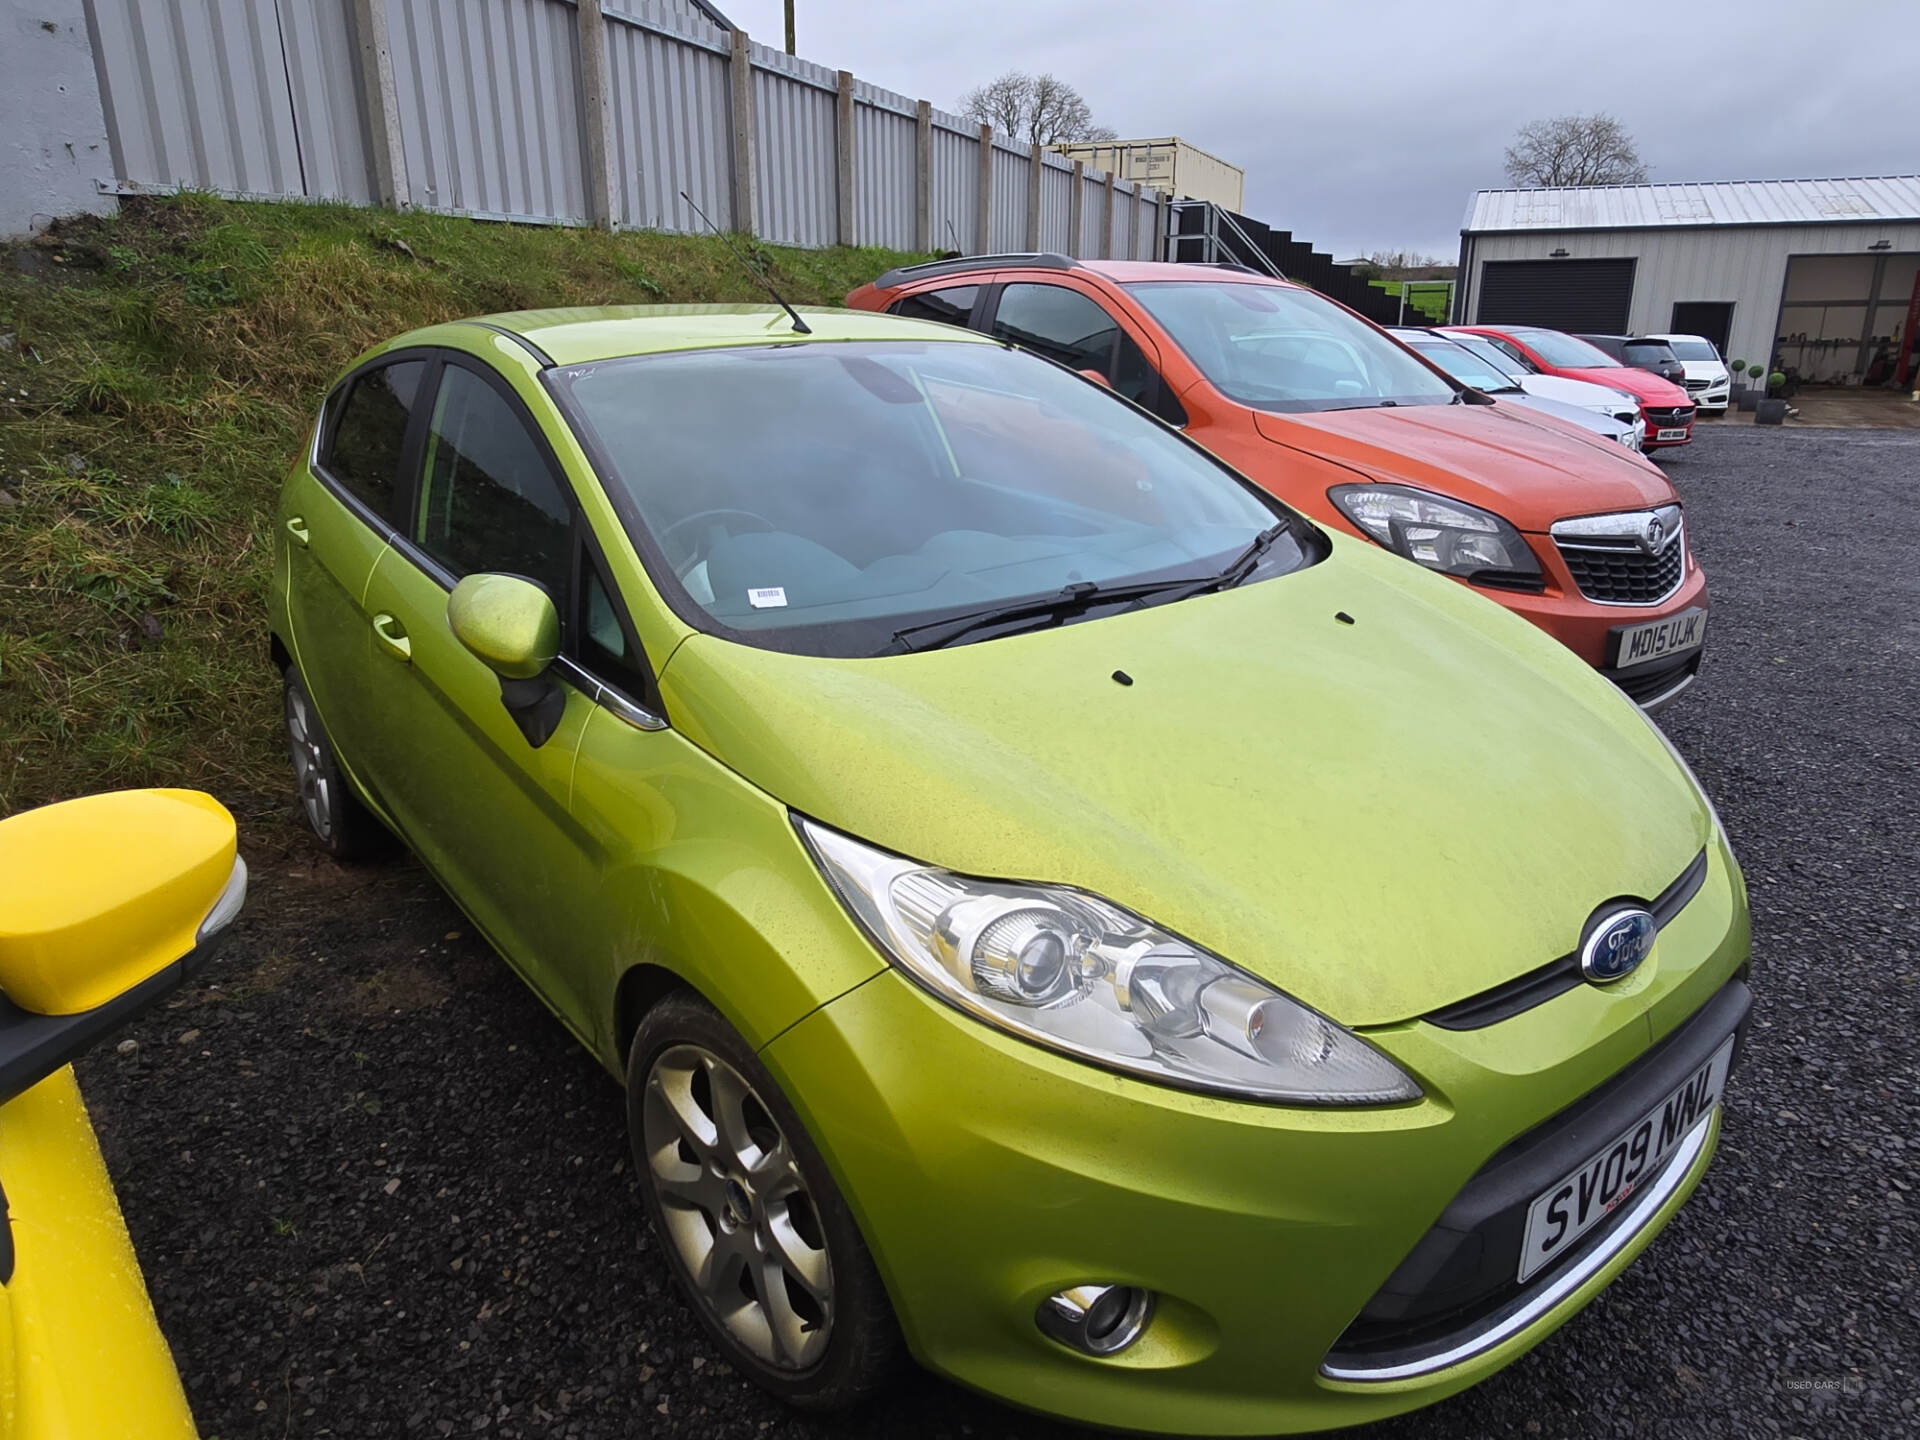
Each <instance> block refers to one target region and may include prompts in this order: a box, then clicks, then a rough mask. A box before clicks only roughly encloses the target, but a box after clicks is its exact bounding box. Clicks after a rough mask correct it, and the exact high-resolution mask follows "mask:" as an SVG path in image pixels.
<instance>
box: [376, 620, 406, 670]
mask: <svg viewBox="0 0 1920 1440" xmlns="http://www.w3.org/2000/svg"><path fill="white" fill-rule="evenodd" d="M373 638H374V639H376V640H378V641H379V642H380V643H381V644H382V645H384V646H385V647H386V649H387V653H388V654H389V655H391V656H393V658H394V659H396V660H407V661H411V660H412V659H413V642H412V641H411V640H409V639H407V632H406V630H405V628H404V627H402V625H401V624H400V622H399V621H398V620H396V619H394V618H393V616H391V615H384V614H382V615H376V616H374V617H373Z"/></svg>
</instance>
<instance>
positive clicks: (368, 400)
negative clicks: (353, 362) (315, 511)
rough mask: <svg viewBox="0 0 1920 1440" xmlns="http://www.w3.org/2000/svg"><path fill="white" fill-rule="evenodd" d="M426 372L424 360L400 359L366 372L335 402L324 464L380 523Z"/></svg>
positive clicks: (389, 511) (388, 515) (387, 514)
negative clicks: (336, 411)
mask: <svg viewBox="0 0 1920 1440" xmlns="http://www.w3.org/2000/svg"><path fill="white" fill-rule="evenodd" d="M426 369H427V362H426V361H424V360H399V361H396V362H394V363H393V364H391V365H382V366H380V367H379V368H377V369H374V370H368V371H366V372H365V373H364V374H362V375H360V376H359V377H358V378H357V379H355V380H354V381H353V383H352V385H351V386H350V387H349V388H348V390H347V393H346V395H345V397H344V398H343V399H342V400H341V401H340V410H339V419H338V420H336V421H335V423H334V427H333V439H332V442H331V444H330V445H329V447H328V450H327V454H326V458H325V460H324V462H323V463H324V465H325V467H326V471H327V473H328V474H329V475H331V476H333V478H334V479H335V480H338V481H339V482H340V483H341V484H342V485H344V486H346V488H347V489H348V490H349V491H350V492H351V493H352V494H353V495H354V496H355V497H356V498H358V499H360V500H362V501H364V502H365V503H366V505H367V506H368V507H369V508H370V509H372V511H373V512H374V513H375V514H376V515H379V516H380V517H381V518H382V519H388V520H390V519H392V518H393V514H394V503H393V497H394V488H395V486H396V485H397V483H398V482H399V478H400V453H401V451H402V449H403V448H404V447H405V445H406V439H407V422H408V421H409V420H410V419H411V418H412V415H413V407H414V404H415V402H416V401H418V399H419V398H420V378H421V376H423V375H424V374H425V373H426Z"/></svg>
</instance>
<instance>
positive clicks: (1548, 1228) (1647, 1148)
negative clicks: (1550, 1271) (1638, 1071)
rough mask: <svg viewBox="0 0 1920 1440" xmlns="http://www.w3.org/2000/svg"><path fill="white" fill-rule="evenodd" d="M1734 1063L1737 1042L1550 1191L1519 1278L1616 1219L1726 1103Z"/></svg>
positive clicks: (1531, 1222)
mask: <svg viewBox="0 0 1920 1440" xmlns="http://www.w3.org/2000/svg"><path fill="white" fill-rule="evenodd" d="M1732 1059H1733V1037H1732V1036H1728V1037H1727V1041H1726V1043H1725V1044H1724V1045H1722V1046H1721V1047H1720V1048H1719V1049H1718V1050H1716V1051H1714V1052H1713V1055H1712V1058H1710V1059H1709V1060H1707V1062H1706V1063H1705V1064H1703V1065H1702V1066H1700V1068H1699V1069H1697V1070H1695V1071H1694V1072H1693V1073H1692V1074H1691V1075H1689V1076H1688V1077H1687V1078H1686V1080H1685V1082H1684V1083H1682V1084H1681V1085H1680V1086H1679V1087H1678V1088H1677V1089H1675V1090H1674V1091H1673V1093H1672V1094H1670V1095H1668V1096H1667V1097H1666V1099H1664V1100H1662V1101H1661V1102H1660V1103H1659V1104H1658V1105H1656V1106H1654V1107H1653V1109H1651V1110H1649V1111H1648V1112H1647V1113H1646V1114H1645V1115H1642V1116H1641V1117H1640V1118H1639V1120H1637V1121H1636V1122H1634V1124H1632V1125H1630V1126H1629V1127H1628V1128H1627V1129H1625V1130H1623V1131H1621V1132H1620V1134H1619V1136H1618V1137H1616V1138H1615V1140H1614V1141H1613V1143H1612V1144H1611V1145H1608V1146H1606V1147H1604V1148H1603V1149H1601V1150H1599V1151H1596V1152H1595V1153H1594V1155H1593V1157H1592V1158H1591V1159H1590V1160H1588V1161H1587V1163H1586V1164H1584V1165H1582V1166H1581V1167H1580V1168H1579V1169H1578V1170H1575V1171H1574V1172H1573V1173H1572V1174H1571V1175H1567V1176H1565V1177H1564V1178H1562V1179H1561V1181H1560V1183H1559V1184H1557V1185H1554V1186H1552V1187H1551V1188H1549V1189H1548V1190H1546V1191H1544V1192H1543V1193H1542V1194H1541V1195H1540V1196H1539V1197H1538V1198H1537V1199H1536V1200H1535V1201H1534V1202H1533V1204H1532V1206H1531V1207H1530V1208H1529V1209H1528V1210H1527V1236H1526V1240H1525V1242H1524V1243H1523V1244H1522V1245H1521V1247H1520V1279H1521V1281H1522V1282H1525V1281H1526V1280H1528V1279H1529V1278H1531V1277H1532V1276H1533V1275H1534V1273H1535V1272H1536V1271H1538V1270H1539V1269H1540V1268H1541V1267H1542V1266H1544V1265H1550V1264H1552V1263H1553V1262H1554V1260H1556V1259H1557V1258H1559V1257H1560V1256H1561V1255H1564V1254H1566V1253H1567V1251H1569V1250H1571V1249H1572V1248H1573V1247H1574V1245H1575V1244H1577V1243H1578V1242H1579V1239H1580V1237H1581V1236H1582V1235H1584V1234H1586V1233H1587V1231H1589V1230H1591V1229H1592V1228H1593V1227H1594V1226H1596V1225H1598V1224H1599V1223H1600V1222H1601V1221H1602V1220H1604V1219H1606V1218H1607V1216H1609V1215H1611V1214H1612V1213H1613V1212H1614V1211H1615V1210H1617V1209H1618V1208H1619V1207H1620V1206H1622V1205H1624V1204H1625V1203H1626V1201H1627V1198H1628V1197H1629V1196H1630V1195H1632V1194H1633V1193H1634V1192H1635V1191H1636V1190H1638V1189H1639V1188H1640V1186H1641V1184H1642V1183H1644V1182H1645V1181H1648V1180H1651V1179H1652V1178H1653V1177H1654V1176H1655V1175H1658V1174H1659V1173H1660V1167H1661V1165H1662V1164H1663V1163H1665V1161H1666V1159H1667V1157H1668V1156H1669V1155H1671V1154H1673V1152H1674V1150H1675V1149H1677V1148H1678V1147H1679V1144H1680V1142H1681V1141H1682V1140H1684V1139H1686V1138H1687V1136H1688V1135H1689V1134H1690V1133H1692V1131H1693V1129H1694V1127H1695V1126H1697V1125H1701V1124H1704V1123H1705V1122H1706V1119H1707V1117H1708V1116H1709V1115H1711V1114H1712V1113H1713V1111H1714V1109H1715V1107H1717V1106H1718V1105H1719V1104H1720V1096H1721V1092H1722V1090H1723V1089H1724V1088H1725V1086H1726V1083H1727V1066H1728V1064H1729V1063H1730V1062H1731V1061H1732Z"/></svg>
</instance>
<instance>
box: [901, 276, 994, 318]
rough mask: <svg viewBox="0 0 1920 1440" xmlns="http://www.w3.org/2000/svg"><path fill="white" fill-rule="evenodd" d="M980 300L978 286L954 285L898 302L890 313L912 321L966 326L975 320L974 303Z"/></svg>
mask: <svg viewBox="0 0 1920 1440" xmlns="http://www.w3.org/2000/svg"><path fill="white" fill-rule="evenodd" d="M979 298H980V287H979V286H978V285H954V286H950V287H949V288H947V289H945V290H926V291H922V292H921V293H920V294H918V295H909V296H907V297H906V298H905V299H903V300H896V301H895V302H894V303H893V305H892V307H891V311H890V313H892V314H894V315H904V316H906V317H907V318H908V319H910V320H940V321H944V322H945V323H946V324H948V325H965V324H966V323H967V322H968V321H970V320H971V319H972V318H973V303H974V301H976V300H978V299H979Z"/></svg>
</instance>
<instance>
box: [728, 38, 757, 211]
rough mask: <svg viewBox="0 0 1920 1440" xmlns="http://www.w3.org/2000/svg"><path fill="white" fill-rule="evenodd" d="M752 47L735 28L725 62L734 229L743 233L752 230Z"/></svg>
mask: <svg viewBox="0 0 1920 1440" xmlns="http://www.w3.org/2000/svg"><path fill="white" fill-rule="evenodd" d="M752 46H753V42H752V41H751V40H749V39H748V38H747V32H746V31H744V30H735V31H734V32H733V50H732V53H731V55H730V56H729V57H728V61H727V81H728V84H727V109H728V111H729V117H728V118H729V119H730V120H731V121H732V124H733V228H734V229H735V230H737V231H739V232H740V233H741V234H742V235H751V234H753V233H754V228H753V227H754V213H753V211H754V206H753V172H754V164H753V48H752Z"/></svg>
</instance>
